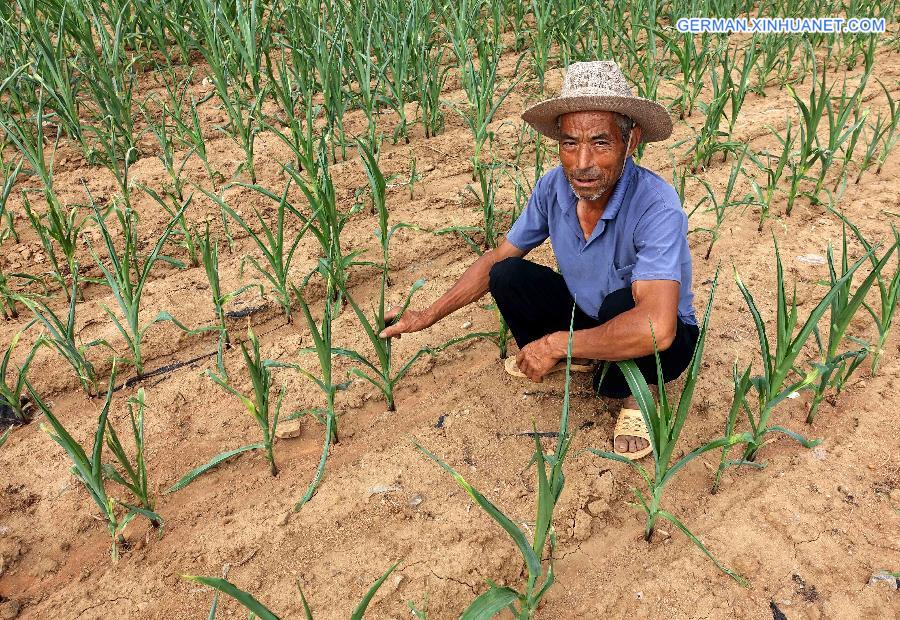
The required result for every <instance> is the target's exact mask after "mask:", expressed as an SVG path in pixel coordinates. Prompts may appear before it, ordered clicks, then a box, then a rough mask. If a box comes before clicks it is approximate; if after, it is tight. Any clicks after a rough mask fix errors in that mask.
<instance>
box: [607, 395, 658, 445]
mask: <svg viewBox="0 0 900 620" xmlns="http://www.w3.org/2000/svg"><path fill="white" fill-rule="evenodd" d="M655 387H656V386H652V387H651V388H650V389H651V390H653V395H654V397H655V396H656V390H655V389H654V388H655ZM622 407H623V408H627V409H637V410H638V411H640V407H638V404H637V401H636V400H635V399H634V396H629V397H628V398H626V399H625V400H624V402H623V403H622ZM649 445H650V442H649V441H647V440H646V439H644V438H643V437H634V436H632V435H619V436H618V437H616V439H615V446H614V448H615V450H616V452H622V453H626V452H629V453H634V452H640V451H641V450H643V449H644V448H646V447H647V446H649Z"/></svg>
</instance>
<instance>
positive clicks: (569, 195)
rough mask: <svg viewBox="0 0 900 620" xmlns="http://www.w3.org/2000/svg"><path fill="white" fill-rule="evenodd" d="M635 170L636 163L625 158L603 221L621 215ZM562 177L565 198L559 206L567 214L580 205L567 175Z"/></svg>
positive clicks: (562, 198)
mask: <svg viewBox="0 0 900 620" xmlns="http://www.w3.org/2000/svg"><path fill="white" fill-rule="evenodd" d="M634 168H635V163H634V161H633V160H632V158H631V156H630V155H629V156H628V157H626V158H625V167H624V169H623V170H622V174H621V175H620V176H619V180H618V181H616V185H615V187H613V193H612V195H610V197H609V200H608V201H607V203H606V209H604V210H603V215H602V216H600V219H601V220H612V219H615V217H616V215H617V214H618V213H619V210H620V209H621V208H622V203H623V202H624V201H625V192H627V191H628V186H629V185H630V184H631V179H632V178H633V177H634V173H635V170H634ZM561 176H562V182H563V183H564V184H565V187H564V192H562V193H563V196H561V197H560V198H561V200H559V205H560V207H561V208H562V210H563V212H565V211H568V210H569V209H570V208H571V207H574V206H575V205H576V204H578V197H577V196H576V195H575V192H574V191H573V190H572V186H571V185H569V181H568V179H566V175H565V174H563V175H561Z"/></svg>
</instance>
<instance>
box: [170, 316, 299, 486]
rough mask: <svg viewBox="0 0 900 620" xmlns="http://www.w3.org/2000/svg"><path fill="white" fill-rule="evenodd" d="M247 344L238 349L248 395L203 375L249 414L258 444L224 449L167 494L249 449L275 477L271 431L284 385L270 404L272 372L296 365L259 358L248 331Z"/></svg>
mask: <svg viewBox="0 0 900 620" xmlns="http://www.w3.org/2000/svg"><path fill="white" fill-rule="evenodd" d="M247 341H248V342H249V343H250V349H249V350H248V348H247V346H246V345H245V344H244V343H243V342H242V343H241V345H240V347H241V353H242V354H243V357H244V364H245V365H246V367H247V374H248V375H249V376H250V385H251V392H250V394H249V395H248V394H243V393H241V392H240V391H239V390H238V389H237V388H236V387H235V386H234V385H233V384H232V382H231V381H229V379H228V378H227V377H225V376H223V375H221V374H217V373H216V372H214V371H212V370H207V371H206V375H207V376H208V377H209V378H210V379H212V380H213V381H214V382H215V383H216V385H218V386H219V387H221V388H222V389H224V390H225V391H226V392H228V393H229V394H232V395H233V396H236V397H237V398H239V399H240V401H241V404H243V405H244V408H245V409H246V410H247V413H249V414H250V416H251V417H252V418H253V420H254V421H255V422H256V424H257V425H258V426H259V428H260V431H261V432H262V441H260V442H257V443H252V444H249V445H246V446H241V447H240V448H236V449H233V450H228V451H227V452H223V453H221V454H218V455H216V456H215V457H213V458H212V459H211V460H210V461H209V462H208V463H206V464H204V465H201V466H199V467H197V468H195V469H192V470H191V471H190V472H188V473H187V474H186V475H185V476H184V477H183V478H181V480H179V481H178V482H176V483H175V484H174V485H173V486H172V487H170V488H169V489H167V490H166V493H167V494H168V493H173V492H175V491H178V490H181V489H183V488H184V487H186V486H187V485H189V484H190V483H191V482H193V481H194V480H196V479H197V478H198V477H199V476H201V475H202V474H205V473H206V472H208V471H210V470H211V469H213V468H215V467H217V466H218V465H219V464H220V463H222V462H223V461H226V460H227V459H230V458H231V457H233V456H235V455H237V454H241V453H242V452H248V451H250V450H262V451H263V452H265V455H266V459H267V460H268V462H269V471H270V472H271V474H272V475H273V476H277V475H278V467H277V466H276V464H275V452H274V445H275V431H276V429H277V428H278V420H279V418H280V416H281V404H282V402H283V401H284V394H285V392H286V390H287V387H286V386H284V385H282V386H281V389H280V390H279V391H278V397H277V400H276V401H275V402H274V403H273V402H272V393H271V392H272V369H273V368H296V366H294V365H293V364H285V363H283V362H278V361H275V360H268V359H263V357H262V354H261V351H260V345H259V339H258V338H257V337H256V334H254V333H253V329H252V328H248V329H247ZM273 405H274V406H273Z"/></svg>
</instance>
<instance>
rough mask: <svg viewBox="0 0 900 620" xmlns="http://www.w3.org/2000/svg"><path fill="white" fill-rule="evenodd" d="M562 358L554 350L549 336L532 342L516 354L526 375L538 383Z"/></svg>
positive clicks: (517, 362)
mask: <svg viewBox="0 0 900 620" xmlns="http://www.w3.org/2000/svg"><path fill="white" fill-rule="evenodd" d="M560 359H562V358H560V357H558V356H557V355H556V354H554V352H553V348H552V347H551V346H550V340H549V338H548V337H547V336H544V337H543V338H541V339H539V340H535V341H534V342H530V343H528V344H527V345H525V347H524V348H523V349H522V350H520V351H519V354H518V355H517V356H516V365H517V366H518V367H519V370H521V371H522V372H523V373H524V374H525V376H526V377H528V378H529V379H531V380H532V381H534V382H536V383H540V382H542V381H543V380H544V375H546V374H547V373H548V372H549V371H550V369H551V368H553V367H554V366H556V363H557V362H558V361H559V360H560Z"/></svg>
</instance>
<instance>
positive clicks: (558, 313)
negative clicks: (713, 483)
mask: <svg viewBox="0 0 900 620" xmlns="http://www.w3.org/2000/svg"><path fill="white" fill-rule="evenodd" d="M490 289H491V294H492V295H493V296H494V301H496V303H497V307H498V308H499V309H500V313H501V314H502V315H503V318H504V319H505V320H506V324H507V325H509V329H510V331H511V332H512V335H513V337H515V339H516V344H518V345H519V348H520V349H521V348H523V347H524V346H525V345H527V344H528V343H530V342H533V341H535V340H538V339H540V338H543V337H544V336H546V335H547V334H551V333H553V332H559V331H564V332H568V331H569V322H570V320H571V319H572V306H573V304H574V303H575V301H574V300H573V299H572V295H571V294H570V293H569V289H568V287H567V286H566V282H565V280H564V279H563V277H562V275H560V274H558V273H556V272H555V271H553V270H552V269H550V268H549V267H545V266H543V265H538V264H536V263H532V262H531V261H527V260H525V259H522V258H515V257H511V258H507V259H504V260H502V261H500V262H498V263H496V264H495V265H494V266H493V267H491V272H490ZM632 308H634V298H633V297H632V295H631V288H623V289H619V290H617V291H613V292H612V293H610V294H609V295H607V296H606V297H605V298H604V299H603V304H602V305H601V306H600V312H599V314H598V316H597V318H596V319H595V318H593V317H592V316H590V315H588V314H585V313H584V312H582V310H581V308H579V307H578V306H575V319H574V320H575V323H574V327H573V329H574V330H579V329H589V328H591V327H597V326H598V325H602V324H603V323H605V322H607V321H609V320H610V319H612V318H613V317H615V316H617V315H619V314H621V313H623V312H625V311H627V310H631V309H632ZM699 334H700V330H699V328H698V327H697V326H696V325H689V324H687V323H685V322H683V321H682V320H681V318H679V319H678V327H677V329H676V332H675V340H674V341H673V342H672V344H671V346H669V348H667V349H666V350H664V351H660V352H659V360H660V365H661V366H662V371H663V378H664V380H665V381H666V382H669V381H671V380H673V379H676V378H677V377H678V376H679V375H681V373H682V372H684V370H685V368H687V367H688V364H690V361H691V357H692V356H693V354H694V346H695V345H696V344H697V338H698V336H699ZM634 362H635V363H636V364H637V366H638V368H640V370H641V373H643V375H644V378H645V379H646V380H647V383H648V384H651V385H652V384H655V383H656V382H657V374H656V359H655V357H654V356H653V355H647V356H645V357H640V358H637V359H635V360H634ZM602 367H603V365H602V364H601V365H600V366H599V367H598V369H597V371H596V372H595V374H594V389H595V390H596V391H597V393H598V394H601V395H603V396H607V397H609V398H625V397H626V396H629V395H630V394H631V390H630V388H629V387H628V382H627V381H625V376H624V375H623V374H622V371H621V370H619V367H618V365H617V364H610V366H609V369H608V370H607V372H606V376H605V377H603V382H602V383H600V375H601V369H602Z"/></svg>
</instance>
